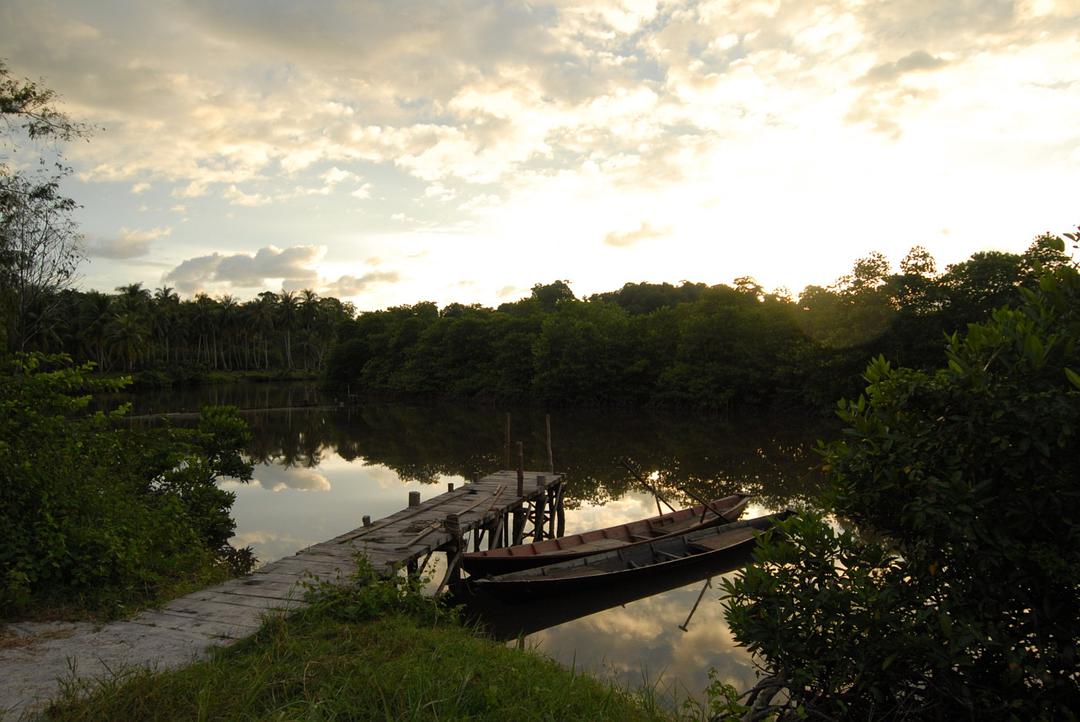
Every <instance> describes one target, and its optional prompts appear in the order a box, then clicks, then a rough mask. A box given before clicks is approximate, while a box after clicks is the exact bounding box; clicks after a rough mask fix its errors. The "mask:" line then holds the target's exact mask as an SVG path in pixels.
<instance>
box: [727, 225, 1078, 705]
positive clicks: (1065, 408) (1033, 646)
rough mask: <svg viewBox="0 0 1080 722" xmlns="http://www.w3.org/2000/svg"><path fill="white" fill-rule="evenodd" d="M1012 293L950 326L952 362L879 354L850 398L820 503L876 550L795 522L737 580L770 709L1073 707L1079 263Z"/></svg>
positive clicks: (735, 611) (746, 635) (733, 592)
mask: <svg viewBox="0 0 1080 722" xmlns="http://www.w3.org/2000/svg"><path fill="white" fill-rule="evenodd" d="M1058 244H1060V245H1058ZM1055 245H1057V246H1058V250H1060V248H1061V247H1063V243H1061V242H1060V241H1057V244H1055ZM1021 298H1022V302H1021V303H1020V304H1019V305H1018V307H1017V308H1014V309H1010V308H1002V309H998V310H997V311H995V312H994V313H993V314H992V317H991V318H990V320H988V321H987V322H985V323H981V324H975V325H972V326H970V327H969V329H968V331H967V333H966V334H964V335H954V336H952V337H951V339H950V341H949V345H948V349H947V352H946V362H947V363H946V365H945V366H944V367H943V368H941V369H938V370H937V371H935V372H933V373H927V372H922V371H914V370H911V369H905V368H899V369H896V368H892V367H891V366H890V365H889V364H888V363H887V362H886V361H885V360H884V359H882V358H878V359H876V360H875V361H873V362H872V363H871V364H870V365H869V367H868V369H867V372H866V379H867V381H868V383H869V385H868V386H867V388H866V392H865V394H864V395H863V396H861V397H860V398H859V399H858V400H856V401H854V402H842V403H841V405H840V416H841V418H842V419H843V420H844V421H845V422H846V423H847V424H848V427H849V428H848V429H847V430H846V438H845V439H844V440H842V441H840V442H836V443H833V444H832V445H830V446H828V447H827V448H826V449H825V450H824V453H825V458H826V468H827V470H828V472H829V475H830V482H831V486H832V492H831V497H830V503H831V505H832V507H833V508H834V509H835V511H836V512H837V513H838V514H839V515H840V516H842V517H846V518H848V519H851V520H853V521H854V522H856V523H857V524H858V525H859V528H860V529H861V530H863V531H864V532H869V531H873V532H874V533H875V534H877V535H879V536H880V539H881V540H882V542H883V544H884V546H883V545H881V544H875V543H871V542H868V541H866V540H865V539H862V538H860V537H859V536H857V535H855V534H851V533H841V534H839V535H837V534H835V533H834V532H832V530H830V529H828V528H826V527H825V526H824V525H823V523H822V522H821V521H820V520H814V519H809V520H804V521H802V522H800V523H797V524H793V525H792V526H791V528H790V529H789V530H788V531H789V534H788V536H787V538H786V539H784V540H780V541H776V542H774V543H773V544H771V545H766V546H763V547H762V548H761V549H759V552H758V553H759V566H758V567H756V568H754V569H751V570H748V571H746V572H745V573H744V574H743V575H741V577H739V578H737V579H736V580H735V581H734V583H731V584H729V585H728V588H727V592H728V594H729V595H730V598H729V601H728V618H729V621H730V623H731V625H732V629H733V631H734V633H735V635H736V638H737V639H738V640H739V641H740V642H741V643H743V644H745V645H746V646H748V647H749V648H750V649H751V650H753V651H754V652H756V653H759V654H760V655H762V656H763V657H764V659H765V660H766V664H767V666H768V668H769V670H770V672H771V673H772V674H773V676H774V677H775V678H779V679H782V680H783V681H784V683H785V686H786V687H787V689H788V692H789V694H790V699H789V701H787V702H784V703H782V704H780V705H779V707H778V708H777V709H775V710H773V711H774V712H778V713H779V714H780V715H781V717H784V716H791V715H794V710H795V709H796V707H797V706H798V705H803V706H804V708H805V709H810V710H813V711H814V712H815V713H819V714H821V715H825V716H829V717H843V718H863V719H882V718H927V717H929V718H943V717H948V716H953V715H960V716H962V717H964V718H975V717H977V718H1016V719H1050V718H1061V719H1072V718H1075V715H1076V710H1080V672H1078V671H1077V670H1078V661H1080V659H1078V653H1077V650H1078V648H1080V376H1078V375H1077V370H1078V369H1080V345H1078V344H1080V275H1078V273H1077V271H1076V269H1075V268H1071V267H1059V268H1057V269H1055V270H1054V271H1053V272H1047V273H1045V274H1044V275H1043V276H1042V278H1041V280H1040V282H1039V284H1038V287H1037V288H1035V289H1021Z"/></svg>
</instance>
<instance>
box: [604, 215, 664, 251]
mask: <svg viewBox="0 0 1080 722" xmlns="http://www.w3.org/2000/svg"><path fill="white" fill-rule="evenodd" d="M669 233H671V229H670V228H653V227H652V225H651V224H650V223H649V222H648V221H642V223H641V225H640V226H639V227H638V228H637V229H636V230H633V231H626V232H623V233H619V232H616V231H612V232H611V233H609V234H607V235H606V236H604V243H605V244H606V245H608V246H614V247H615V248H628V247H630V246H633V245H636V244H638V243H640V242H641V241H647V240H649V239H652V238H660V237H662V236H665V235H667V234H669Z"/></svg>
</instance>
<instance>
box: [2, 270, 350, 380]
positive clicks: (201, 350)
mask: <svg viewBox="0 0 1080 722" xmlns="http://www.w3.org/2000/svg"><path fill="white" fill-rule="evenodd" d="M38 311H40V314H39V316H40V317H35V318H34V324H33V325H34V327H35V328H36V329H37V335H36V336H35V337H34V338H33V339H31V341H30V342H29V343H27V344H25V345H24V348H23V349H22V350H38V351H46V352H63V353H67V354H70V355H71V356H72V357H73V358H75V359H76V360H82V361H93V362H94V363H95V364H96V365H97V368H98V369H100V370H102V371H126V372H140V373H141V374H142V378H141V380H143V381H153V380H154V377H153V372H155V371H157V372H161V373H162V374H165V376H163V378H162V379H161V380H163V381H166V382H167V381H199V380H201V379H202V378H203V376H204V375H205V374H206V372H209V371H265V372H282V371H291V370H304V371H311V372H315V371H319V370H321V369H322V367H323V365H324V361H325V359H326V355H327V353H328V351H329V349H330V346H331V345H332V344H333V341H334V338H335V330H336V328H337V326H338V325H339V324H341V323H342V322H344V321H346V320H348V319H351V318H352V317H353V315H354V313H355V311H354V308H353V306H352V304H350V303H345V302H342V301H339V300H338V299H336V298H330V297H319V296H318V295H317V294H316V293H315V292H313V291H311V290H310V289H305V290H302V291H299V292H297V293H294V292H291V291H282V292H281V293H273V292H270V291H266V292H263V293H260V294H259V295H258V296H257V297H256V298H254V299H252V300H250V301H245V302H240V301H238V300H237V299H236V298H234V297H232V296H228V295H226V296H222V297H221V298H211V297H210V296H208V295H206V294H198V295H196V296H195V297H194V298H192V299H183V300H182V299H181V298H180V297H179V295H178V294H177V293H176V292H175V290H174V289H172V288H170V287H168V286H162V287H161V288H159V289H157V290H155V291H153V292H151V291H150V290H149V289H146V288H143V287H142V284H139V283H134V284H130V285H127V286H121V287H119V288H117V289H116V293H114V294H107V293H102V292H100V291H77V290H70V289H69V290H64V291H61V292H59V293H58V294H56V296H55V298H48V299H45V300H42V302H41V303H40V309H38Z"/></svg>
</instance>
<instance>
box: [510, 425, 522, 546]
mask: <svg viewBox="0 0 1080 722" xmlns="http://www.w3.org/2000/svg"><path fill="white" fill-rule="evenodd" d="M517 452H518V464H517V498H518V505H517V507H516V508H515V509H514V536H513V539H512V540H511V544H510V546H513V545H514V544H520V543H521V537H522V535H523V534H524V532H525V510H524V509H523V508H522V504H524V502H525V446H524V444H522V443H521V442H520V441H519V442H517Z"/></svg>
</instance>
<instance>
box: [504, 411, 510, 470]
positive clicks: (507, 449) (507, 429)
mask: <svg viewBox="0 0 1080 722" xmlns="http://www.w3.org/2000/svg"><path fill="white" fill-rule="evenodd" d="M504 468H507V469H509V468H510V414H507V415H506V466H505V467H504Z"/></svg>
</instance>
